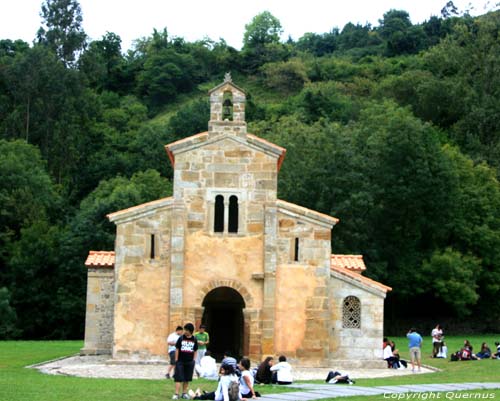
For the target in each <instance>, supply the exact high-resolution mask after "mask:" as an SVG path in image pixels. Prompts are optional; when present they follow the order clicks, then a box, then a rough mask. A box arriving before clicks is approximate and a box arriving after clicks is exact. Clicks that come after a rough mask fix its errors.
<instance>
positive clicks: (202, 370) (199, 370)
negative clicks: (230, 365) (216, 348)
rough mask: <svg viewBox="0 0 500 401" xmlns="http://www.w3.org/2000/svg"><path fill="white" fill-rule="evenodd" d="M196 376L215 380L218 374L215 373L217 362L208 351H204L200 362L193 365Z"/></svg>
mask: <svg viewBox="0 0 500 401" xmlns="http://www.w3.org/2000/svg"><path fill="white" fill-rule="evenodd" d="M194 369H195V370H196V374H197V375H198V377H202V378H204V379H209V380H217V379H218V378H219V375H218V374H217V364H216V362H215V359H214V358H212V354H211V353H210V351H207V352H206V353H205V356H204V357H203V358H201V360H200V364H199V365H196V366H195V367H194Z"/></svg>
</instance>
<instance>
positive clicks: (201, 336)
mask: <svg viewBox="0 0 500 401" xmlns="http://www.w3.org/2000/svg"><path fill="white" fill-rule="evenodd" d="M206 329H207V326H205V325H204V324H202V325H200V328H199V329H198V331H197V332H196V333H194V336H195V337H196V339H197V340H198V354H197V356H196V364H197V365H199V364H200V362H201V358H203V357H204V356H205V352H207V345H208V343H209V342H210V336H209V335H208V333H207V332H206Z"/></svg>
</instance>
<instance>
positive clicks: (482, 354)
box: [476, 343, 491, 359]
mask: <svg viewBox="0 0 500 401" xmlns="http://www.w3.org/2000/svg"><path fill="white" fill-rule="evenodd" d="M476 357H477V358H478V359H488V358H491V349H490V347H488V344H486V343H482V344H481V351H479V352H478V353H477V354H476Z"/></svg>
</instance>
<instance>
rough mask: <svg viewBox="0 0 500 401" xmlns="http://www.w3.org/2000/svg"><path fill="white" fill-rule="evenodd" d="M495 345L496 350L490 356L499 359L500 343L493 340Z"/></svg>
mask: <svg viewBox="0 0 500 401" xmlns="http://www.w3.org/2000/svg"><path fill="white" fill-rule="evenodd" d="M495 346H496V347H497V352H495V353H494V354H493V356H492V358H496V359H500V343H499V342H498V341H495Z"/></svg>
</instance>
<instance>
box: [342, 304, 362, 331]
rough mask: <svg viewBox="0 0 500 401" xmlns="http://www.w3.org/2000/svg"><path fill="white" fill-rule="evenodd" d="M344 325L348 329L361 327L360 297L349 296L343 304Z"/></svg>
mask: <svg viewBox="0 0 500 401" xmlns="http://www.w3.org/2000/svg"><path fill="white" fill-rule="evenodd" d="M342 327H343V328H346V329H360V328H361V302H360V301H359V298H356V297H353V296H348V297H346V298H345V299H344V304H343V305H342Z"/></svg>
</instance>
